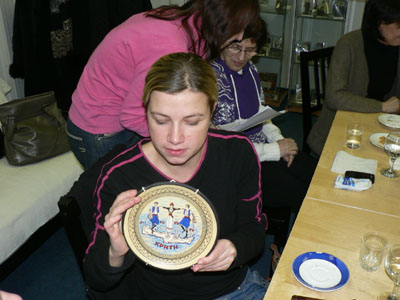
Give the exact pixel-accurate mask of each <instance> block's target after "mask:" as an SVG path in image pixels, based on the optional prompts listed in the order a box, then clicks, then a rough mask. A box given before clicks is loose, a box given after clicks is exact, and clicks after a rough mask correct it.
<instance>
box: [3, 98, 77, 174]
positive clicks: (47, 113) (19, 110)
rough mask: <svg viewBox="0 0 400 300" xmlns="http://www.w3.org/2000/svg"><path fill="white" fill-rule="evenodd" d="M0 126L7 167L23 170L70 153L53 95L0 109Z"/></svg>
mask: <svg viewBox="0 0 400 300" xmlns="http://www.w3.org/2000/svg"><path fill="white" fill-rule="evenodd" d="M0 122H1V124H2V131H3V134H4V152H5V156H6V158H7V161H8V162H9V164H10V165H15V166H22V165H26V164H30V163H33V162H37V161H41V160H43V159H46V158H49V157H53V156H56V155H58V154H61V153H64V152H67V151H68V150H70V145H69V141H68V137H67V134H66V130H65V126H66V122H65V119H64V118H63V116H62V114H61V111H60V109H59V108H58V107H57V101H56V98H55V95H54V92H47V93H43V94H38V95H34V96H30V97H26V98H22V99H16V100H12V101H10V102H7V103H5V104H2V105H0Z"/></svg>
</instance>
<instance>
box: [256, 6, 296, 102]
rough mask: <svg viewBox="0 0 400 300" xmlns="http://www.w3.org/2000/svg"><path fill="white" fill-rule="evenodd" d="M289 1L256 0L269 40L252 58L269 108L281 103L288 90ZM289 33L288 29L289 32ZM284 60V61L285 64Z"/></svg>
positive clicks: (285, 97)
mask: <svg viewBox="0 0 400 300" xmlns="http://www.w3.org/2000/svg"><path fill="white" fill-rule="evenodd" d="M288 1H291V0H260V6H261V17H262V18H263V19H264V21H265V22H266V23H267V26H268V32H269V40H268V42H267V43H266V44H265V45H264V46H263V47H262V49H261V51H260V53H258V55H257V56H256V57H254V58H253V61H254V63H255V64H256V66H257V69H258V72H259V74H260V78H261V84H262V86H263V91H264V96H265V102H266V104H267V105H269V106H271V107H273V108H280V107H281V106H283V105H285V104H284V103H285V100H287V95H288V89H287V86H288V84H287V82H288V79H289V78H288V76H287V74H289V72H288V68H289V64H288V63H287V62H288V61H289V60H288V54H290V51H288V50H287V49H290V47H289V48H288V45H287V41H290V39H289V40H287V41H286V40H285V39H284V36H287V34H286V32H285V30H286V29H287V27H288V26H287V20H288V19H287V18H288V17H287V14H288V12H290V7H291V6H290V5H289V6H288ZM289 35H290V32H289ZM285 62H286V63H285Z"/></svg>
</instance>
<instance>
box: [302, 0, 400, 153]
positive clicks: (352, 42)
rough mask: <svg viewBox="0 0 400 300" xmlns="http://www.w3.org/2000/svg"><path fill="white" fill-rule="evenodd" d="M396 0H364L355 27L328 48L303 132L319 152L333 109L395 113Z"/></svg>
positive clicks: (398, 80)
mask: <svg viewBox="0 0 400 300" xmlns="http://www.w3.org/2000/svg"><path fill="white" fill-rule="evenodd" d="M399 46H400V1H398V0H368V1H367V3H366V5H365V10H364V15H363V22H362V26H361V30H356V31H353V32H350V33H347V34H345V35H344V36H342V37H341V38H340V39H339V41H338V42H337V44H336V46H335V49H334V51H333V55H332V59H331V64H330V67H329V71H328V78H327V84H326V87H327V90H326V97H325V102H324V104H323V107H322V111H321V115H320V116H319V118H318V119H317V122H316V123H315V125H314V126H313V128H312V129H311V132H310V135H309V136H308V138H307V143H308V145H309V146H310V148H311V149H312V150H313V151H314V152H315V153H316V154H318V155H320V154H321V152H322V149H323V147H324V144H325V141H326V139H327V137H328V134H329V130H330V128H331V125H332V122H333V119H334V117H335V114H336V111H337V110H347V111H356V112H363V113H377V112H384V113H399V109H400V100H399V97H400V74H399V69H400V60H399Z"/></svg>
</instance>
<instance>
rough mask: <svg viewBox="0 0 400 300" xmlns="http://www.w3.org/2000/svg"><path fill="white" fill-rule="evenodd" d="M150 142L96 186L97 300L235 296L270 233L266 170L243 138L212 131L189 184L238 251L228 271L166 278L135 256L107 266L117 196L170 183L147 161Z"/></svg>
mask: <svg viewBox="0 0 400 300" xmlns="http://www.w3.org/2000/svg"><path fill="white" fill-rule="evenodd" d="M144 143H146V140H144V141H142V142H140V143H139V144H137V145H136V146H135V147H133V148H130V149H127V150H126V151H124V152H122V153H121V154H120V155H119V156H117V157H116V158H114V159H113V160H112V161H111V162H110V163H108V164H106V165H105V167H104V169H103V172H102V175H101V176H100V178H99V180H98V186H97V189H96V194H97V201H98V203H97V209H98V212H97V219H98V223H97V224H96V230H95V233H94V239H93V241H92V242H91V243H90V245H89V248H88V250H87V255H86V258H85V263H84V270H85V277H86V281H87V284H88V285H89V287H90V288H91V289H92V290H95V291H96V293H95V294H96V295H97V296H96V299H109V298H108V297H110V298H111V297H113V298H114V299H119V300H120V299H174V300H178V299H185V300H186V299H214V298H216V297H219V296H222V295H225V294H227V293H229V292H231V291H233V290H235V289H236V288H237V287H238V286H239V285H240V284H241V282H242V281H243V279H244V277H245V275H246V272H247V266H246V263H247V262H248V261H249V260H251V259H252V258H254V257H255V256H256V255H257V254H258V253H260V251H261V250H262V248H263V244H264V238H265V229H266V218H265V215H262V207H261V206H262V201H261V183H260V163H259V160H258V158H257V155H256V153H255V150H254V148H253V146H252V144H251V142H250V141H249V140H248V138H247V137H245V136H244V135H242V134H238V133H231V132H225V131H214V130H210V132H209V134H208V139H207V144H206V150H205V152H204V154H203V159H202V161H201V163H200V166H199V168H198V169H197V171H196V172H195V174H193V176H192V178H191V179H190V180H189V181H188V182H185V184H188V185H190V186H191V187H194V188H195V189H199V190H200V191H201V192H202V193H203V194H204V195H205V196H206V197H207V198H208V199H209V200H210V201H211V202H212V204H213V205H214V207H215V209H216V212H217V215H218V218H219V223H220V236H219V238H220V239H228V240H230V241H231V242H232V243H233V244H234V245H235V247H236V250H237V257H236V260H235V261H234V263H233V264H232V266H231V267H230V268H229V270H228V271H225V272H199V273H194V272H193V271H192V270H191V269H190V268H188V269H185V270H179V271H164V270H160V269H156V268H153V267H151V266H146V264H144V263H143V262H142V261H141V260H139V259H138V258H136V256H135V255H134V253H133V252H132V251H129V252H128V253H127V254H126V255H125V260H124V264H123V265H122V266H121V267H119V268H114V267H111V266H109V259H108V253H109V252H108V251H109V247H110V240H109V237H108V235H107V233H106V231H105V230H104V228H103V223H104V216H105V215H106V214H107V213H108V211H109V209H110V207H111V205H112V204H113V202H114V200H115V198H116V196H117V195H118V194H119V193H121V192H123V191H126V190H128V189H138V190H140V189H141V188H142V187H146V186H148V185H150V184H153V183H156V182H168V181H170V180H172V178H169V177H168V176H166V175H165V174H163V173H162V172H161V171H160V170H158V169H157V168H156V167H155V166H154V165H152V164H151V163H150V162H149V161H148V160H147V158H146V157H145V155H144V154H143V151H142V145H143V144H144ZM111 295H112V296H111ZM115 297H117V298H115Z"/></svg>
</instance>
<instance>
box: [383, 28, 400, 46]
mask: <svg viewBox="0 0 400 300" xmlns="http://www.w3.org/2000/svg"><path fill="white" fill-rule="evenodd" d="M379 31H380V32H381V34H382V36H383V37H384V38H385V40H384V41H380V42H381V43H382V44H384V45H388V46H400V24H398V23H392V24H381V25H379Z"/></svg>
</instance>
